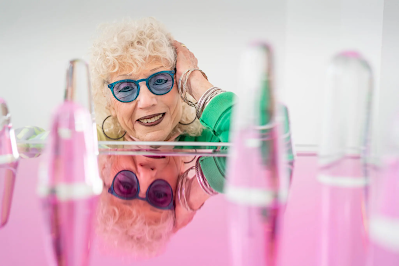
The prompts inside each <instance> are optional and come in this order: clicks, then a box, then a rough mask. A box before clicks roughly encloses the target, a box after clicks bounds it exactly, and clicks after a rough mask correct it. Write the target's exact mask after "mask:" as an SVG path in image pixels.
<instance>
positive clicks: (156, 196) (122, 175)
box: [108, 170, 174, 210]
mask: <svg viewBox="0 0 399 266" xmlns="http://www.w3.org/2000/svg"><path fill="white" fill-rule="evenodd" d="M139 192H140V183H139V180H138V178H137V176H136V174H135V173H133V172H132V171H129V170H122V171H119V172H118V173H117V174H116V175H115V177H114V180H113V181H112V185H111V187H110V188H109V189H108V193H110V194H112V195H114V196H115V197H117V198H120V199H123V200H133V199H139V200H144V201H146V202H148V203H149V204H150V205H151V206H153V207H155V208H157V209H161V210H173V209H174V205H173V190H172V187H171V186H170V185H169V183H168V182H166V181H165V180H163V179H157V180H155V181H154V182H152V183H151V185H150V186H149V187H148V189H147V192H146V195H145V198H141V197H139Z"/></svg>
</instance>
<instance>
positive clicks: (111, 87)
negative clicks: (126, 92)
mask: <svg viewBox="0 0 399 266" xmlns="http://www.w3.org/2000/svg"><path fill="white" fill-rule="evenodd" d="M162 73H167V74H169V75H170V76H171V77H172V86H171V87H170V89H169V90H168V91H167V92H165V93H155V92H153V91H152V90H151V87H150V84H149V83H148V81H149V80H150V79H151V78H152V77H154V76H155V75H159V74H162ZM174 75H175V71H174V70H169V71H160V72H157V73H154V74H152V75H151V76H149V77H148V78H146V79H139V80H134V79H124V80H118V81H115V82H113V83H111V84H108V88H109V89H110V90H111V91H112V95H114V97H115V99H117V100H118V101H120V102H122V103H130V102H133V101H134V100H136V99H137V97H139V95H140V84H139V83H140V82H143V81H145V83H146V85H147V88H148V89H149V90H150V92H151V93H153V94H155V95H165V94H167V93H169V92H170V91H171V90H172V89H173V86H174V84H175V78H174ZM123 82H132V83H134V84H136V86H137V96H136V97H135V98H134V99H133V100H131V101H121V100H119V99H118V97H116V95H115V92H114V88H115V85H117V84H118V83H123Z"/></svg>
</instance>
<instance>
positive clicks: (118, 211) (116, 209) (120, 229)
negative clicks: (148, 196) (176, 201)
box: [96, 192, 175, 259]
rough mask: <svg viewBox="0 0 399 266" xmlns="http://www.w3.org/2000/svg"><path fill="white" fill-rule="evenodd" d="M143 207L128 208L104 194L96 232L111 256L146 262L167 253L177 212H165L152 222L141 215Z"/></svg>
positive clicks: (99, 207) (135, 204)
mask: <svg viewBox="0 0 399 266" xmlns="http://www.w3.org/2000/svg"><path fill="white" fill-rule="evenodd" d="M140 203H141V202H140V201H132V202H131V204H129V205H125V204H123V203H121V202H118V201H117V200H116V199H115V198H114V197H113V196H112V195H111V194H109V193H107V192H103V193H102V194H101V197H100V202H99V205H98V208H97V226H96V231H97V234H98V235H99V236H100V238H101V240H102V242H103V247H106V250H107V251H108V252H109V251H110V252H111V253H115V254H118V255H119V254H120V255H122V256H125V257H127V258H134V259H145V258H151V257H155V256H157V255H159V254H160V253H162V251H163V250H164V248H165V246H166V244H167V242H168V241H169V239H170V237H171V236H172V234H173V227H174V220H175V218H174V212H173V211H164V212H162V214H161V215H160V217H159V219H156V220H149V219H148V218H146V217H145V216H144V215H143V214H142V212H141V210H142V209H141V207H140V205H139V204H140Z"/></svg>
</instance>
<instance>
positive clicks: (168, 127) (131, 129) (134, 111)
mask: <svg viewBox="0 0 399 266" xmlns="http://www.w3.org/2000/svg"><path fill="white" fill-rule="evenodd" d="M165 70H171V69H168V68H167V67H165V66H163V65H162V64H161V63H160V62H151V63H148V64H146V65H145V66H144V68H143V70H142V71H140V72H139V73H132V74H130V71H129V70H128V69H127V70H121V71H119V72H116V73H113V74H112V75H111V76H110V82H111V83H113V82H115V81H119V80H123V79H133V80H139V79H146V78H148V77H149V76H150V75H152V74H154V73H156V72H160V71H165ZM109 93H111V95H112V92H111V91H109ZM111 97H112V102H111V114H112V116H116V117H117V118H118V121H119V123H120V125H121V126H122V127H123V128H124V129H125V130H126V132H127V134H128V135H129V136H130V137H133V138H135V139H138V140H141V141H164V140H166V139H167V138H168V136H169V135H170V133H171V132H172V130H173V129H174V128H175V127H176V125H177V124H178V123H179V121H180V119H181V116H182V105H181V99H180V95H179V93H178V91H177V85H176V79H175V82H174V85H173V88H172V90H171V91H170V92H168V93H167V94H164V95H155V94H153V93H152V92H151V91H150V90H149V89H148V88H147V84H146V82H140V94H139V96H138V97H137V98H136V99H135V100H134V101H132V102H129V103H123V102H119V101H118V100H117V99H115V97H114V96H113V95H112V96H111ZM148 119H152V120H148ZM154 119H156V120H155V121H153V120H154ZM149 121H151V123H148V122H149ZM156 121H160V122H159V123H155V124H154V123H153V122H156Z"/></svg>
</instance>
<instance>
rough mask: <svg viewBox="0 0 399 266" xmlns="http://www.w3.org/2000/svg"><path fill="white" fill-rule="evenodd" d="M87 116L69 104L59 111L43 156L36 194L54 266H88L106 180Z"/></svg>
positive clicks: (61, 107) (73, 104)
mask: <svg viewBox="0 0 399 266" xmlns="http://www.w3.org/2000/svg"><path fill="white" fill-rule="evenodd" d="M94 134H95V131H94V130H93V123H92V119H91V116H90V114H89V112H88V111H87V110H86V109H84V108H82V107H80V106H79V105H77V104H75V103H73V102H65V103H64V104H62V105H61V106H60V107H59V108H58V109H57V110H56V112H55V115H54V117H53V122H52V125H51V131H50V136H49V139H48V143H47V145H46V149H45V152H44V153H43V155H42V157H41V166H40V170H39V184H38V190H37V192H38V194H39V197H40V198H41V203H42V208H43V211H44V215H45V226H46V228H45V229H46V238H47V242H48V244H49V248H48V251H49V252H48V258H49V262H50V263H51V264H52V265H88V263H89V254H90V248H91V238H92V229H93V215H94V212H95V208H96V202H97V198H98V195H99V194H100V193H101V191H102V181H101V179H100V178H99V174H98V167H97V153H98V151H97V142H96V138H95V135H94Z"/></svg>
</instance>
